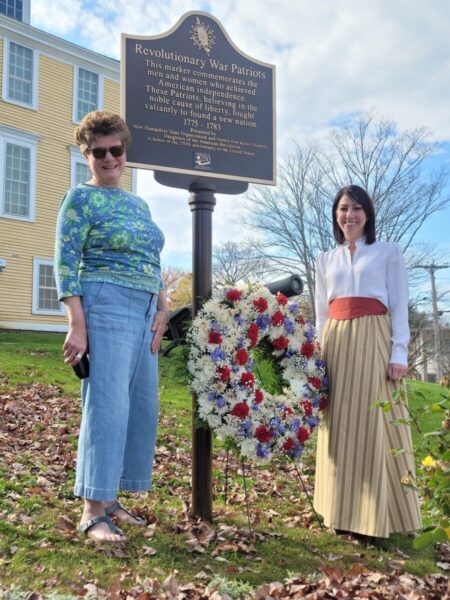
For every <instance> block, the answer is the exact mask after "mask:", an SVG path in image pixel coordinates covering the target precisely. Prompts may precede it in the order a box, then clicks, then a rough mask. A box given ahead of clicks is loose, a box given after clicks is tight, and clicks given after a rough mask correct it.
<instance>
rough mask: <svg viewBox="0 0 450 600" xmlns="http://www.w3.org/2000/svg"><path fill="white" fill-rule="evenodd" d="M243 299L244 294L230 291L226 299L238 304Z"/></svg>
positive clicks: (233, 290)
mask: <svg viewBox="0 0 450 600" xmlns="http://www.w3.org/2000/svg"><path fill="white" fill-rule="evenodd" d="M241 297H242V294H241V292H240V291H239V290H235V289H232V290H228V292H227V293H226V294H225V298H226V299H227V300H229V301H230V302H237V301H238V300H240V299H241Z"/></svg>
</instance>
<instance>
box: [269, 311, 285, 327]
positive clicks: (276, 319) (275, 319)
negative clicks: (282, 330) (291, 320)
mask: <svg viewBox="0 0 450 600" xmlns="http://www.w3.org/2000/svg"><path fill="white" fill-rule="evenodd" d="M283 323H284V315H283V313H282V312H281V311H279V310H277V312H276V313H274V315H273V316H272V325H275V327H276V326H277V325H283Z"/></svg>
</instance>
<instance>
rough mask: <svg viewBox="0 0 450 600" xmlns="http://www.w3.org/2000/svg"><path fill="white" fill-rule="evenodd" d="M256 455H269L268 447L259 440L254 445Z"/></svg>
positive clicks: (260, 456) (263, 456)
mask: <svg viewBox="0 0 450 600" xmlns="http://www.w3.org/2000/svg"><path fill="white" fill-rule="evenodd" d="M264 446H266V447H264ZM256 456H259V458H267V457H268V456H269V448H268V447H267V445H263V444H261V443H260V442H259V443H258V444H257V445H256Z"/></svg>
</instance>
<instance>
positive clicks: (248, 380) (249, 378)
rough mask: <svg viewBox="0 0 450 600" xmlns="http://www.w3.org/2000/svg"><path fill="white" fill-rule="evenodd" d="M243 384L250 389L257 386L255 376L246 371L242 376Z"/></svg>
mask: <svg viewBox="0 0 450 600" xmlns="http://www.w3.org/2000/svg"><path fill="white" fill-rule="evenodd" d="M241 383H242V385H248V387H251V388H252V387H253V386H254V385H255V376H254V375H253V373H250V371H246V372H245V373H242V375H241Z"/></svg>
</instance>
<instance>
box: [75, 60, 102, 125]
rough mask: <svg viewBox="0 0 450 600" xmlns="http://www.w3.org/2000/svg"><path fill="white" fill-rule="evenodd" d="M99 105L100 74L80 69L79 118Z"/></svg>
mask: <svg viewBox="0 0 450 600" xmlns="http://www.w3.org/2000/svg"><path fill="white" fill-rule="evenodd" d="M97 107H98V75H97V73H91V72H90V71H86V70H85V69H78V114H77V116H78V120H79V121H81V119H82V118H83V117H84V115H85V114H86V113H88V112H90V111H91V110H96V109H97Z"/></svg>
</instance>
